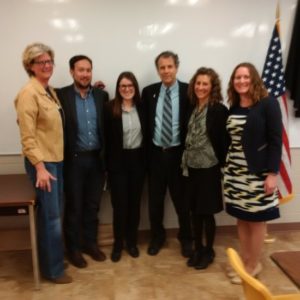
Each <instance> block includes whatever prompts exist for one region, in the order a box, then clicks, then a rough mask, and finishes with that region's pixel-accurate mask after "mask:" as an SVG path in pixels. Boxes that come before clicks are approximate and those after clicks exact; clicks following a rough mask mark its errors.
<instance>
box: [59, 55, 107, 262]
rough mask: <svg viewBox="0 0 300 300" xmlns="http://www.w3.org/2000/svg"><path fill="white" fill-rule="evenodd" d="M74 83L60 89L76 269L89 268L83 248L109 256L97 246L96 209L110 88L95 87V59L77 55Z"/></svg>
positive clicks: (68, 233)
mask: <svg viewBox="0 0 300 300" xmlns="http://www.w3.org/2000/svg"><path fill="white" fill-rule="evenodd" d="M69 64H70V73H71V75H72V77H73V79H74V83H73V84H72V85H70V86H67V87H64V88H62V89H59V90H57V95H58V97H59V100H60V101H61V104H62V107H63V112H64V119H65V131H64V134H65V160H64V183H65V198H66V205H65V216H64V232H65V243H66V249H67V255H68V258H69V260H70V262H71V263H72V264H73V265H75V266H76V267H78V268H84V267H86V266H87V262H86V260H85V259H84V257H83V255H82V252H84V253H86V254H88V255H90V256H91V257H92V258H93V259H94V260H97V261H103V260H105V255H104V253H103V252H102V251H101V250H100V249H99V248H98V245H97V236H98V223H99V222H98V211H99V205H100V199H101V193H102V189H103V182H104V160H103V157H104V155H103V152H104V146H105V145H104V134H103V129H104V128H103V127H104V126H103V124H104V118H103V104H104V102H105V101H107V100H108V95H107V93H106V92H104V91H102V90H100V89H98V88H93V87H92V86H91V80H92V60H91V59H90V58H89V57H87V56H85V55H76V56H74V57H72V58H71V59H70V61H69Z"/></svg>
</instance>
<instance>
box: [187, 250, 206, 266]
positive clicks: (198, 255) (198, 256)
mask: <svg viewBox="0 0 300 300" xmlns="http://www.w3.org/2000/svg"><path fill="white" fill-rule="evenodd" d="M201 255H202V253H201V252H200V251H194V253H193V254H192V255H191V257H190V258H189V259H188V260H187V262H186V264H187V266H188V267H195V265H197V264H198V263H199V261H200V259H201Z"/></svg>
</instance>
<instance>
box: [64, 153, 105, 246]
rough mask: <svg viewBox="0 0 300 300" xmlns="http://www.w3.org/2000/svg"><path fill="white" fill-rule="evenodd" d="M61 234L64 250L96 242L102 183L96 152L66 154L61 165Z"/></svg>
mask: <svg viewBox="0 0 300 300" xmlns="http://www.w3.org/2000/svg"><path fill="white" fill-rule="evenodd" d="M64 179H65V211H64V233H65V243H66V248H67V250H68V251H80V250H81V248H82V247H84V246H89V245H95V244H97V236H98V223H99V220H98V212H99V205H100V200H101V194H102V190H103V183H104V173H103V171H102V166H101V160H100V158H99V153H98V152H94V151H92V152H79V153H78V154H75V155H74V156H72V157H67V158H66V160H65V167H64Z"/></svg>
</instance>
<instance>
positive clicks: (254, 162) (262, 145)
mask: <svg viewBox="0 0 300 300" xmlns="http://www.w3.org/2000/svg"><path fill="white" fill-rule="evenodd" d="M241 142H242V145H243V150H244V153H245V157H246V160H247V163H248V168H249V171H250V172H251V173H260V172H262V171H268V172H274V173H278V172H279V166H280V161H281V152H282V119H281V111H280V107H279V103H278V101H277V100H276V99H274V98H271V97H268V98H264V99H262V100H260V101H259V102H257V103H256V104H255V105H254V106H253V107H252V108H251V109H250V112H249V114H248V117H247V122H246V124H245V127H244V131H243V135H242V141H241Z"/></svg>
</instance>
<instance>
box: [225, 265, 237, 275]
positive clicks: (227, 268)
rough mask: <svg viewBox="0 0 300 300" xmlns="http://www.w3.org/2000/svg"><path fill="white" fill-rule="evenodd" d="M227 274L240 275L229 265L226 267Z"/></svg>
mask: <svg viewBox="0 0 300 300" xmlns="http://www.w3.org/2000/svg"><path fill="white" fill-rule="evenodd" d="M226 275H227V276H228V277H229V278H232V277H236V276H238V275H237V272H235V271H234V270H233V269H232V267H231V266H227V267H226Z"/></svg>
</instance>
